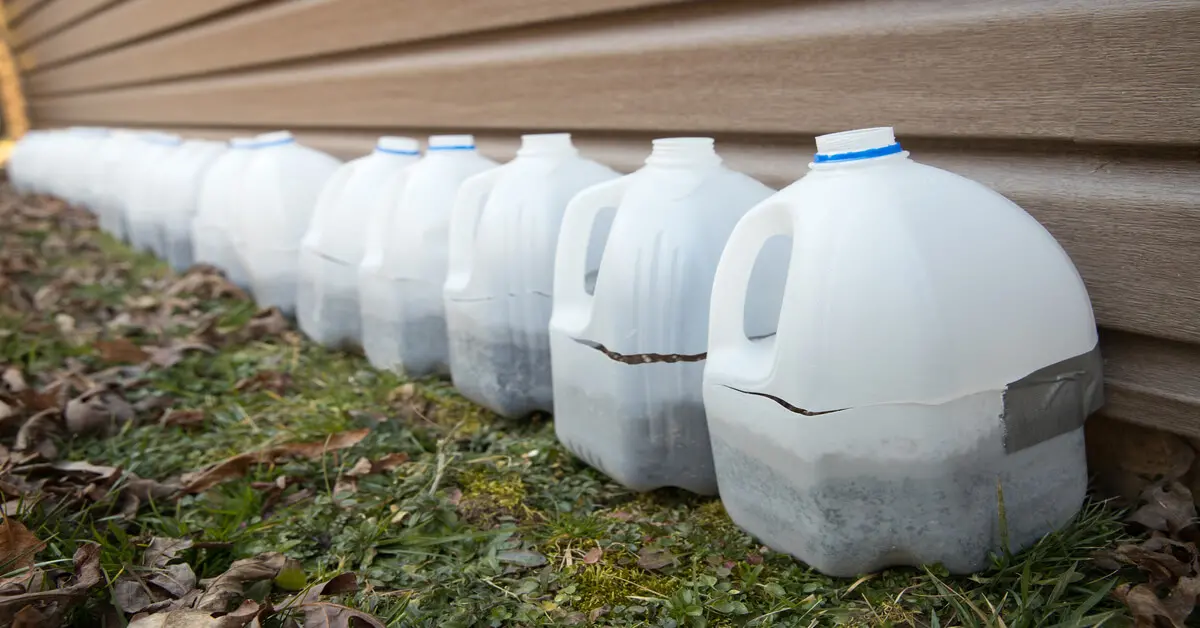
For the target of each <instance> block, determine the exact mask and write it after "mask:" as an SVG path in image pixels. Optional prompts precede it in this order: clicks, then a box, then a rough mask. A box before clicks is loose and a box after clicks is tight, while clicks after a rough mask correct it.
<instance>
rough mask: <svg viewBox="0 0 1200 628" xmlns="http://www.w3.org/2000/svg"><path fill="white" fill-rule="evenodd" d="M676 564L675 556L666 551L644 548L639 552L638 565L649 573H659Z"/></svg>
mask: <svg viewBox="0 0 1200 628" xmlns="http://www.w3.org/2000/svg"><path fill="white" fill-rule="evenodd" d="M674 562H675V555H674V554H672V553H671V552H669V551H667V550H664V549H652V548H649V547H643V548H642V549H641V550H639V551H638V560H637V565H638V567H641V568H642V569H645V570H647V571H657V570H659V569H662V568H663V567H666V566H668V565H671V564H673V563H674Z"/></svg>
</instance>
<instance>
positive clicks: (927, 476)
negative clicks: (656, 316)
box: [601, 128, 1102, 576]
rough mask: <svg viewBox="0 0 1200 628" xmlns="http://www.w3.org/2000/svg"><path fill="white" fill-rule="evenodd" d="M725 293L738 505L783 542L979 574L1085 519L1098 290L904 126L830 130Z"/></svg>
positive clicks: (714, 341)
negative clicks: (763, 333) (897, 134)
mask: <svg viewBox="0 0 1200 628" xmlns="http://www.w3.org/2000/svg"><path fill="white" fill-rule="evenodd" d="M778 236H783V237H785V238H790V241H791V243H792V254H791V258H790V263H789V267H788V275H787V279H786V288H784V290H783V292H782V295H781V296H776V299H777V301H776V302H779V303H781V305H780V310H781V311H780V315H779V317H778V320H779V326H778V332H777V334H776V335H775V336H774V337H771V338H766V339H757V340H753V339H750V338H748V337H747V334H746V333H745V331H744V329H743V327H744V325H743V312H744V311H746V310H748V309H749V308H748V307H745V308H744V307H743V305H744V303H745V302H746V299H747V295H748V293H750V292H752V291H751V290H748V288H747V277H748V276H749V275H750V273H751V269H752V268H753V266H754V264H755V260H756V258H757V257H758V253H759V250H760V249H761V248H762V246H763V243H764V242H767V241H768V240H770V239H772V238H775V237H778ZM601 277H602V279H601V280H603V275H602V276H601ZM712 296H713V298H712V312H711V314H710V321H711V332H710V335H709V359H708V364H707V367H706V369H705V375H704V401H705V406H706V408H707V410H708V419H709V429H710V432H711V436H712V441H713V451H714V457H715V460H716V468H717V477H718V480H719V485H720V492H721V497H722V499H723V500H724V503H725V508H726V509H727V510H728V511H729V514H730V516H731V517H732V518H733V520H734V521H735V522H736V523H737V524H739V525H740V526H741V527H743V528H744V529H745V530H747V531H748V532H750V533H752V534H754V535H755V536H757V537H758V538H759V539H760V540H761V541H763V542H764V543H766V544H767V545H768V546H770V547H772V548H774V549H776V550H779V551H784V552H789V553H791V554H792V555H794V556H796V557H797V558H799V559H801V560H803V561H805V562H807V563H809V564H810V565H812V566H813V567H815V568H816V569H818V570H820V571H822V572H824V573H827V574H831V575H835V576H852V575H855V574H859V573H865V572H871V571H875V570H877V569H880V568H883V567H886V566H889V565H898V564H899V565H917V564H923V563H942V564H943V565H944V566H945V567H946V568H947V569H949V570H950V571H951V572H954V573H965V572H972V571H976V570H979V569H982V568H983V567H985V566H986V565H987V564H988V561H987V557H988V553H989V552H993V551H999V550H1001V549H1002V547H1001V539H1002V538H1004V537H1005V536H1006V537H1007V539H1008V543H1009V549H1011V551H1013V552H1016V551H1018V550H1020V549H1022V548H1025V547H1027V546H1029V545H1030V544H1032V543H1034V542H1035V541H1037V540H1038V539H1039V538H1040V537H1042V536H1043V535H1045V534H1046V533H1048V532H1050V531H1052V530H1054V529H1056V528H1058V527H1059V526H1061V525H1063V524H1064V523H1066V522H1067V521H1068V520H1070V519H1071V518H1072V516H1074V515H1075V513H1076V512H1077V510H1078V509H1079V506H1080V502H1081V500H1082V499H1083V496H1084V490H1085V488H1086V485H1087V467H1086V465H1085V460H1084V446H1083V445H1084V442H1083V423H1084V419H1085V418H1086V417H1087V415H1088V414H1089V413H1091V412H1093V411H1094V410H1096V409H1098V407H1099V406H1100V404H1101V402H1102V391H1101V379H1100V366H1101V361H1100V355H1099V352H1098V349H1097V344H1096V343H1097V334H1096V324H1095V321H1094V320H1093V317H1092V308H1091V303H1090V301H1089V299H1088V295H1087V292H1086V290H1085V289H1084V284H1083V282H1082V280H1081V279H1080V277H1079V274H1078V273H1077V272H1076V270H1075V267H1074V265H1072V263H1071V260H1070V259H1069V258H1068V257H1067V254H1066V253H1065V252H1064V251H1063V249H1062V248H1061V247H1060V246H1059V245H1058V243H1057V242H1056V241H1055V240H1054V238H1053V237H1052V236H1051V235H1050V234H1049V233H1048V232H1047V231H1046V230H1045V229H1044V228H1043V227H1042V226H1041V225H1040V224H1038V222H1037V221H1036V220H1034V219H1033V218H1032V217H1031V216H1030V215H1029V214H1027V213H1025V211H1023V210H1022V209H1021V208H1020V207H1018V206H1017V205H1016V204H1014V203H1012V202H1011V201H1009V200H1008V199H1006V198H1004V197H1003V196H1001V195H1000V194H998V193H996V192H994V191H992V190H991V189H989V188H987V187H985V186H984V185H981V184H979V183H977V182H975V181H972V180H969V179H966V178H963V177H961V176H958V175H956V174H953V173H950V172H947V171H945V170H941V169H938V168H934V167H931V166H927V165H924V164H921V163H918V162H916V161H913V160H912V159H909V156H908V153H907V152H905V151H903V150H901V148H900V145H899V144H898V143H897V142H896V141H895V138H894V136H893V134H892V129H891V128H875V129H864V130H858V131H848V132H845V133H835V134H832V135H825V136H822V137H818V138H817V155H816V157H815V158H814V160H813V163H812V165H811V166H810V170H809V172H808V174H807V175H805V176H804V178H802V179H800V180H799V181H797V182H796V183H794V184H792V185H791V186H789V187H787V188H786V189H784V190H782V191H781V192H779V193H778V194H776V195H775V196H773V197H771V198H770V199H768V200H767V201H765V202H763V203H761V204H760V205H758V206H757V207H755V208H754V209H753V210H751V211H750V213H748V214H747V215H746V217H745V218H744V219H742V221H741V222H740V223H738V225H737V228H736V229H735V230H734V232H733V235H732V236H731V237H730V240H729V244H728V246H727V247H726V249H725V253H724V255H723V256H722V258H721V263H720V266H719V267H718V269H717V275H716V280H715V282H714V284H713V295H712ZM1001 499H1003V504H1004V510H1005V513H1006V517H1005V518H1006V528H1007V529H1006V530H1003V531H1002V530H1001V518H1000V515H999V508H998V505H999V504H1000V501H1001Z"/></svg>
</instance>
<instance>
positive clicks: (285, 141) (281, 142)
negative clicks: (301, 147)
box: [246, 137, 296, 148]
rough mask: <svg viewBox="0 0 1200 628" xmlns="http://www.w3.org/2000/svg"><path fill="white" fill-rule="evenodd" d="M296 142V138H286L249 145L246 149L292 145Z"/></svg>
mask: <svg viewBox="0 0 1200 628" xmlns="http://www.w3.org/2000/svg"><path fill="white" fill-rule="evenodd" d="M295 141H296V138H294V137H285V138H283V139H280V140H275V141H273V142H263V143H261V144H249V145H247V146H246V148H267V147H269V146H283V145H284V144H291V143H292V142H295Z"/></svg>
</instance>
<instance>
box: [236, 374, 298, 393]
mask: <svg viewBox="0 0 1200 628" xmlns="http://www.w3.org/2000/svg"><path fill="white" fill-rule="evenodd" d="M291 387H292V376H291V375H289V374H287V373H283V372H281V371H270V370H267V371H259V372H257V373H255V374H254V375H251V376H250V377H246V378H244V379H242V380H240V381H239V382H238V383H237V384H234V386H233V389H234V390H238V391H241V392H254V391H260V390H267V391H270V392H273V393H275V394H277V395H282V394H284V393H286V392H287V391H288V390H289V389H290V388H291Z"/></svg>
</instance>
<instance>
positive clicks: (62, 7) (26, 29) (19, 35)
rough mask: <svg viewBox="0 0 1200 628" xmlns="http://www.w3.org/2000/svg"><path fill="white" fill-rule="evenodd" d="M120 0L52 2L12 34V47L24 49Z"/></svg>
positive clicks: (64, 0)
mask: <svg viewBox="0 0 1200 628" xmlns="http://www.w3.org/2000/svg"><path fill="white" fill-rule="evenodd" d="M118 2H121V0H54V1H53V2H51V3H50V4H48V5H46V7H45V8H43V9H41V10H40V11H38V12H37V13H34V14H32V15H30V16H29V19H27V20H25V21H24V22H22V23H21V28H19V29H17V30H16V32H14V33H13V47H14V48H15V49H17V50H21V49H22V48H25V47H26V46H28V45H29V44H30V43H32V42H34V41H36V40H37V39H39V38H40V37H42V36H44V35H46V34H47V33H50V32H52V31H54V30H55V29H58V28H61V27H63V26H66V25H68V24H71V23H72V22H75V21H77V20H80V19H83V18H86V17H87V16H89V15H91V14H93V13H95V12H97V11H100V10H102V9H104V8H106V7H109V6H112V5H114V4H116V3H118Z"/></svg>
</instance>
